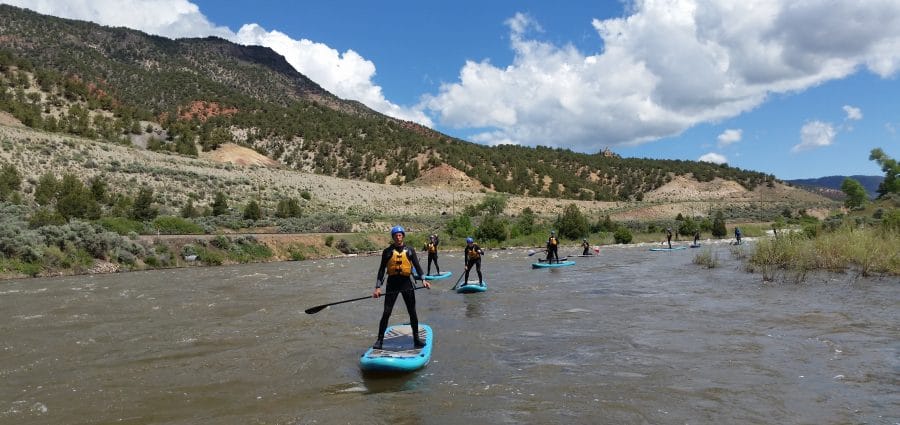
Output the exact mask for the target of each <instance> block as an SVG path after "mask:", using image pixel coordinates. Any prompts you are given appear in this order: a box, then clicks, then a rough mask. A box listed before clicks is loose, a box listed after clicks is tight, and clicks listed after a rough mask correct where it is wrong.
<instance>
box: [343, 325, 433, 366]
mask: <svg viewBox="0 0 900 425" xmlns="http://www.w3.org/2000/svg"><path fill="white" fill-rule="evenodd" d="M419 339H421V340H422V341H425V346H424V347H422V348H414V347H413V337H412V328H411V327H410V326H409V324H403V325H392V326H389V327H388V328H387V330H386V331H384V343H383V344H382V345H381V349H380V350H378V349H375V348H372V347H369V349H368V350H366V352H365V353H363V355H362V356H361V357H360V358H359V367H360V368H361V369H362V370H364V371H367V372H412V371H414V370H417V369H421V368H422V367H424V366H425V365H427V364H428V361H429V360H431V346H432V345H433V344H434V333H433V332H432V331H431V327H430V326H428V325H426V324H424V323H419Z"/></svg>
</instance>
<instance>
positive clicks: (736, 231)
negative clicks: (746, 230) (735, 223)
mask: <svg viewBox="0 0 900 425" xmlns="http://www.w3.org/2000/svg"><path fill="white" fill-rule="evenodd" d="M734 238H735V239H737V244H738V245H740V244H741V229H738V228H737V227H735V228H734Z"/></svg>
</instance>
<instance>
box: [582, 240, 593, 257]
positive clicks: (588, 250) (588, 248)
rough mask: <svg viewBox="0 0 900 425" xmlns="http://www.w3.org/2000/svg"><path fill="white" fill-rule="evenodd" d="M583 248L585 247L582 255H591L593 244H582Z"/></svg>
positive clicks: (585, 242)
mask: <svg viewBox="0 0 900 425" xmlns="http://www.w3.org/2000/svg"><path fill="white" fill-rule="evenodd" d="M581 246H583V247H584V251H582V252H581V255H591V244H589V243H588V242H587V241H584V242H582V243H581Z"/></svg>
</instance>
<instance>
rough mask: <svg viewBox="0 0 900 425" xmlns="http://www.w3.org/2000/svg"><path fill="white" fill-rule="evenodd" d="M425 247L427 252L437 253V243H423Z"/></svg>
mask: <svg viewBox="0 0 900 425" xmlns="http://www.w3.org/2000/svg"><path fill="white" fill-rule="evenodd" d="M425 249H427V250H428V252H429V253H431V254H436V253H437V244H436V243H431V242H428V243H427V244H425Z"/></svg>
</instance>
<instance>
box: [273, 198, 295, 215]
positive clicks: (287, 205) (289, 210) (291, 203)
mask: <svg viewBox="0 0 900 425" xmlns="http://www.w3.org/2000/svg"><path fill="white" fill-rule="evenodd" d="M300 215H301V210H300V203H299V202H298V201H297V199H296V198H288V199H282V200H280V201H278V206H277V207H275V217H278V218H289V217H300Z"/></svg>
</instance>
